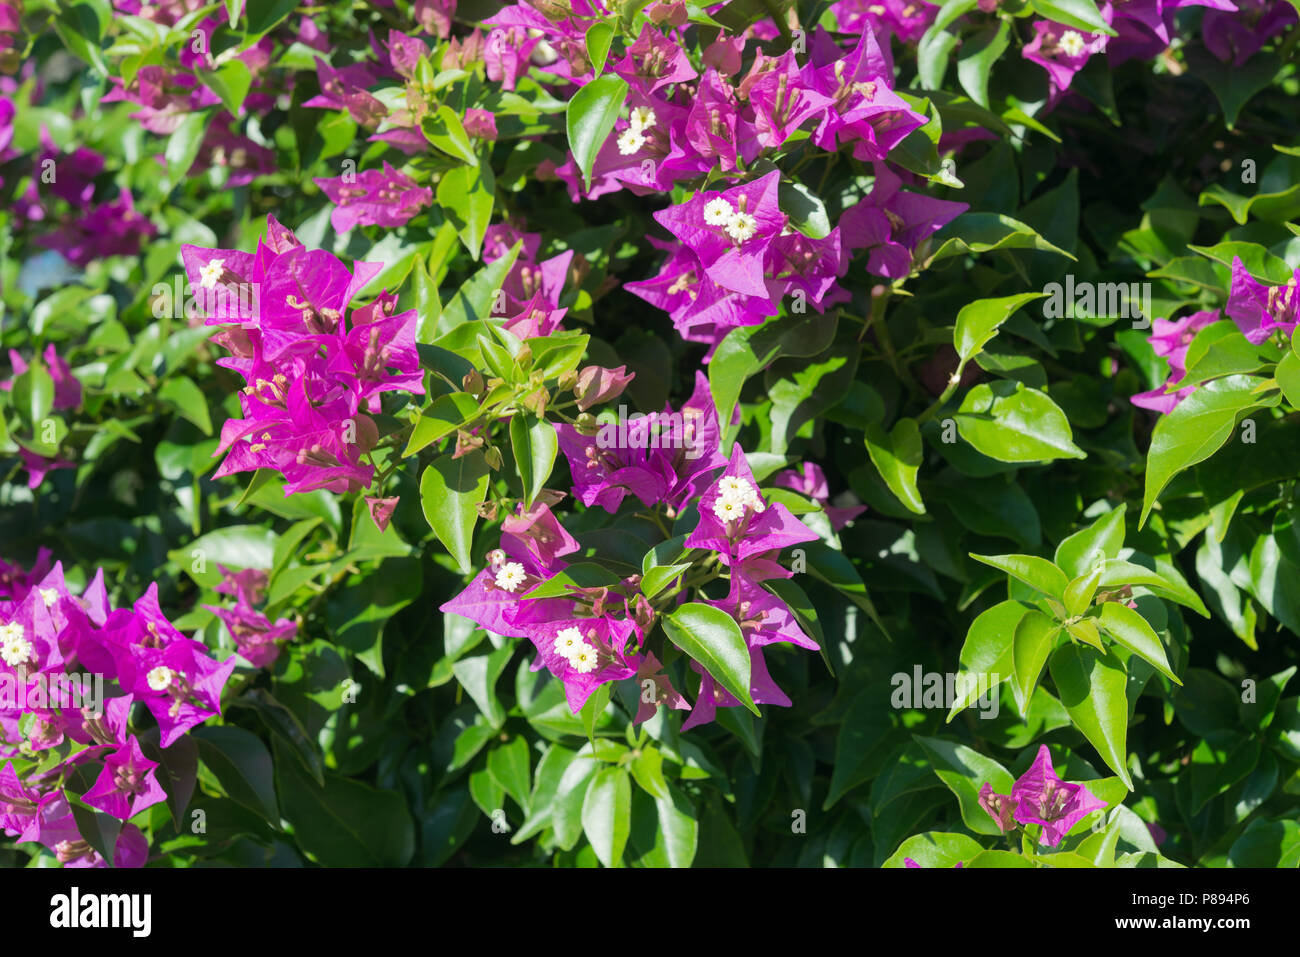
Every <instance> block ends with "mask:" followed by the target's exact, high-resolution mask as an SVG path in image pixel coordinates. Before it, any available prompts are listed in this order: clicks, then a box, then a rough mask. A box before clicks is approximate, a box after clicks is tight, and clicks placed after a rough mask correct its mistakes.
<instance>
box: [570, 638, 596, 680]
mask: <svg viewBox="0 0 1300 957" xmlns="http://www.w3.org/2000/svg"><path fill="white" fill-rule="evenodd" d="M569 664H571V665H572V666H573V670H574V671H576V672H578V674H582V675H585V674H589V673H591V672H593V671H595V670H596V649H595V648H593V647H591V645H589V644H587V643H586V642H585V641H584V642H583V643H582V644H580V645H579V646H578V647H577V648H576V649H574V652H573V654H572V655H570V656H569Z"/></svg>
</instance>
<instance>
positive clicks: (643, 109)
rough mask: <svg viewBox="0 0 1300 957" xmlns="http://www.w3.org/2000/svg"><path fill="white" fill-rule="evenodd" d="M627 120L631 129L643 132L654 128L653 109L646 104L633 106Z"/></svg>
mask: <svg viewBox="0 0 1300 957" xmlns="http://www.w3.org/2000/svg"><path fill="white" fill-rule="evenodd" d="M627 121H628V122H629V123H630V124H632V129H634V130H636V131H637V132H638V133H644V132H645V131H646V130H652V129H654V126H655V111H654V110H652V109H650V107H648V106H638V107H635V108H634V109H633V110H632V113H631V115H630V116H629V117H628V119H627Z"/></svg>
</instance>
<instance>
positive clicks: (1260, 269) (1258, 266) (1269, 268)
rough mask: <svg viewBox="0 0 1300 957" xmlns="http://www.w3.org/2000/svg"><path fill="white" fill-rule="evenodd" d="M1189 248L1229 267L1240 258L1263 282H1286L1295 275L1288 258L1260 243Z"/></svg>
mask: <svg viewBox="0 0 1300 957" xmlns="http://www.w3.org/2000/svg"><path fill="white" fill-rule="evenodd" d="M1187 248H1188V249H1190V250H1192V252H1194V253H1199V254H1200V255H1202V256H1204V257H1205V258H1206V259H1209V260H1212V261H1213V262H1216V263H1218V264H1219V265H1221V266H1224V267H1226V268H1228V269H1231V268H1232V262H1233V260H1234V259H1240V260H1241V264H1242V265H1243V266H1245V267H1246V271H1247V272H1248V273H1250V274H1251V275H1252V276H1253V277H1254V278H1255V279H1257V280H1259V281H1261V282H1268V283H1274V284H1284V283H1286V282H1289V281H1290V279H1291V277H1292V275H1293V272H1292V270H1291V267H1290V266H1288V265H1287V263H1286V260H1284V259H1280V258H1278V257H1277V256H1274V255H1273V254H1272V253H1270V252H1269V251H1268V250H1267V249H1265V248H1264V247H1263V246H1260V245H1259V244H1258V243H1246V242H1238V241H1231V242H1223V243H1218V244H1217V245H1214V246H1191V245H1189V246H1188V247H1187Z"/></svg>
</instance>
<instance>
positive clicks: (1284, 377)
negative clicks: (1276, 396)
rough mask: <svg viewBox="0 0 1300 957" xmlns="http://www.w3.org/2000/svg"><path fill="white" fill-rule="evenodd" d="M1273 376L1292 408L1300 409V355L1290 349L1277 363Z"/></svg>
mask: <svg viewBox="0 0 1300 957" xmlns="http://www.w3.org/2000/svg"><path fill="white" fill-rule="evenodd" d="M1273 376H1274V378H1276V379H1277V384H1278V385H1279V386H1281V388H1282V394H1283V395H1284V396H1286V400H1287V401H1288V402H1290V403H1291V406H1292V408H1296V409H1300V356H1297V355H1296V354H1295V353H1294V352H1292V351H1290V350H1288V351H1287V354H1286V355H1284V356H1283V357H1282V361H1281V362H1279V363H1278V364H1277V368H1276V369H1275V370H1274V371H1273Z"/></svg>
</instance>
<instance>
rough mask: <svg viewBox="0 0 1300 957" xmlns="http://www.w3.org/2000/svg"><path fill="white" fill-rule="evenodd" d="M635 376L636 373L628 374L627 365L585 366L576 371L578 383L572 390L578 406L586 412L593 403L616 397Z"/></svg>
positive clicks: (596, 403)
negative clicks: (609, 367) (614, 367)
mask: <svg viewBox="0 0 1300 957" xmlns="http://www.w3.org/2000/svg"><path fill="white" fill-rule="evenodd" d="M635 378H636V373H632V374H630V375H629V374H628V372H627V366H619V367H618V368H617V369H606V368H604V367H602V366H587V367H586V368H585V369H583V370H582V371H581V372H579V373H578V383H577V385H576V386H575V387H574V390H573V394H574V396H576V397H577V400H578V408H579V409H581V410H582V411H583V412H586V411H587V410H588V409H590V408H591V407H592V406H593V405H598V404H600V403H601V402H608V401H609V400H610V399H616V398H618V397H619V396H620V395H622V394H623V390H624V389H626V388H627V385H628V383H629V382H631V381H632V380H633V379H635Z"/></svg>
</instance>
